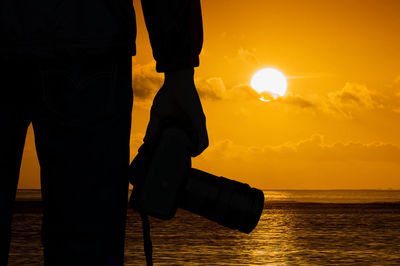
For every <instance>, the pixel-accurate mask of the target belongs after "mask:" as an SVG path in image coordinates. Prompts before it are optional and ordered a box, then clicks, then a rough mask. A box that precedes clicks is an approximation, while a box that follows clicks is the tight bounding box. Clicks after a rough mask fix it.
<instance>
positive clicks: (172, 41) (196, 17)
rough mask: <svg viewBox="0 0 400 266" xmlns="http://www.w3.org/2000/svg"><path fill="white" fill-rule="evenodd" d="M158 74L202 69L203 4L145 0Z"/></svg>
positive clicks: (143, 6) (146, 17) (147, 23)
mask: <svg viewBox="0 0 400 266" xmlns="http://www.w3.org/2000/svg"><path fill="white" fill-rule="evenodd" d="M141 3H142V10H143V15H144V19H145V23H146V28H147V31H148V34H149V39H150V44H151V47H152V49H153V57H154V59H155V60H156V71H157V72H160V73H161V72H167V71H174V70H179V69H185V68H193V67H197V66H199V55H200V51H201V49H202V46H203V22H202V14H201V6H200V0H141Z"/></svg>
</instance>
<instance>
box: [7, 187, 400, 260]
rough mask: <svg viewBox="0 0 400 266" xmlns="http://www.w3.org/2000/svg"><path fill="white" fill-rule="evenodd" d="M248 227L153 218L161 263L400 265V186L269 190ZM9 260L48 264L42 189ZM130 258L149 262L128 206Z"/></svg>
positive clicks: (22, 201) (21, 216)
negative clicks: (44, 251)
mask: <svg viewBox="0 0 400 266" xmlns="http://www.w3.org/2000/svg"><path fill="white" fill-rule="evenodd" d="M264 194H265V196H266V201H265V203H266V204H265V208H264V211H263V214H262V216H261V219H260V222H259V224H258V226H257V227H256V229H255V230H254V231H253V232H251V233H250V234H244V233H240V232H237V231H233V230H230V229H227V228H225V227H223V226H220V225H218V224H215V223H213V222H210V221H208V220H206V219H204V218H202V217H199V216H197V215H194V214H191V213H189V212H186V211H183V210H179V211H178V212H177V215H176V217H175V218H174V219H172V220H169V221H163V220H159V219H150V222H151V229H152V241H153V259H154V263H155V265H332V264H334V265H400V191H396V190H359V191H356V190H329V191H316V190H303V191H301V190H287V191H283V190H280V191H277V190H275V191H264ZM17 200H18V201H19V202H18V204H16V208H15V211H14V220H13V232H12V243H11V251H10V259H9V265H43V258H42V254H41V252H42V247H41V243H40V224H41V216H42V214H41V207H40V203H38V202H36V203H35V202H32V200H36V201H37V200H40V194H39V192H38V191H34V190H31V191H19V192H18V195H17ZM127 219H128V220H127V229H126V233H127V235H126V250H125V265H145V260H144V253H143V242H142V231H141V223H140V219H139V215H138V214H137V213H135V212H133V211H132V209H129V210H128V217H127Z"/></svg>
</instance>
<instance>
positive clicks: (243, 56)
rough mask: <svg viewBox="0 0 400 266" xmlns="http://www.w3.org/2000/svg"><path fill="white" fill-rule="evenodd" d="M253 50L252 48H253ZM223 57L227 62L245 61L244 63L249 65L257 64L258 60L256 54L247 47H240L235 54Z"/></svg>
mask: <svg viewBox="0 0 400 266" xmlns="http://www.w3.org/2000/svg"><path fill="white" fill-rule="evenodd" d="M253 50H254V49H253ZM224 59H225V60H226V61H227V62H228V63H229V64H232V63H246V64H251V65H256V64H259V62H260V60H259V59H258V58H257V56H256V55H255V54H254V53H253V52H251V51H250V50H248V49H244V48H242V47H240V48H239V49H238V50H237V52H236V55H234V56H232V57H230V56H224Z"/></svg>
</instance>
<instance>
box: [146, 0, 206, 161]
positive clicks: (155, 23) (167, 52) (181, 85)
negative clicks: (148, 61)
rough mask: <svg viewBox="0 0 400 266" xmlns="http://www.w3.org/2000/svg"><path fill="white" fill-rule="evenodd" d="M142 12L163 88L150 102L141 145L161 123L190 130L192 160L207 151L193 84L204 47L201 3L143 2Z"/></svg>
mask: <svg viewBox="0 0 400 266" xmlns="http://www.w3.org/2000/svg"><path fill="white" fill-rule="evenodd" d="M142 9H143V14H144V18H145V22H146V27H147V30H148V33H149V38H150V43H151V46H152V49H153V57H154V59H155V60H156V71H157V72H164V76H165V79H164V84H163V86H162V87H161V89H160V90H159V91H158V92H157V94H156V96H155V97H154V100H153V105H152V107H151V112H150V121H149V124H148V126H147V130H146V135H145V137H144V141H145V142H146V141H150V140H151V139H152V138H153V137H154V136H155V135H156V134H157V132H158V130H159V127H160V125H161V124H162V122H163V121H165V120H168V121H172V122H176V123H178V124H180V125H184V126H185V127H186V128H191V129H192V130H193V131H194V132H195V134H194V136H195V141H194V144H195V145H194V146H193V148H192V154H191V155H192V156H197V155H199V154H200V153H202V152H203V150H205V149H206V148H207V147H208V134H207V128H206V118H205V115H204V112H203V108H202V106H201V102H200V98H199V95H198V93H197V90H196V87H195V84H194V79H193V76H194V67H196V66H199V54H200V51H201V48H202V44H203V26H202V17H201V7H200V0H142Z"/></svg>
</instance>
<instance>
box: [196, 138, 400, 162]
mask: <svg viewBox="0 0 400 266" xmlns="http://www.w3.org/2000/svg"><path fill="white" fill-rule="evenodd" d="M201 156H203V157H204V158H207V159H211V160H224V159H229V160H235V159H239V160H243V161H250V162H255V161H261V162H271V161H287V160H295V161H316V162H322V161H341V162H345V161H364V162H391V163H396V164H400V146H399V145H396V144H391V143H384V142H373V143H360V142H336V143H333V144H327V143H325V142H324V137H323V136H322V135H313V136H311V137H310V138H308V139H305V140H301V141H298V142H288V143H284V144H281V145H276V146H262V147H258V146H250V147H247V146H241V145H237V144H235V143H233V142H232V141H231V140H229V139H226V140H222V141H219V142H216V143H213V144H210V147H209V148H208V149H207V150H206V151H205V153H204V155H201Z"/></svg>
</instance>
